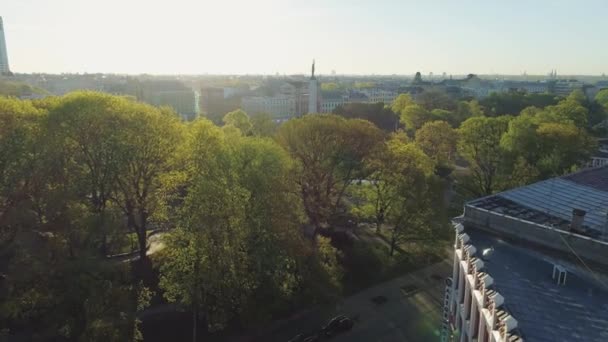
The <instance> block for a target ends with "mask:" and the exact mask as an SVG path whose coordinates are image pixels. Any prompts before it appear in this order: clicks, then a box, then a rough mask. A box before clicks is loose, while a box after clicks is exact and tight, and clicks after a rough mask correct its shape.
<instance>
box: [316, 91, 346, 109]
mask: <svg viewBox="0 0 608 342" xmlns="http://www.w3.org/2000/svg"><path fill="white" fill-rule="evenodd" d="M346 103H348V96H346V95H344V94H343V93H342V92H340V91H326V92H323V101H322V102H321V113H332V112H333V111H334V109H336V108H337V107H339V106H343V105H345V104H346Z"/></svg>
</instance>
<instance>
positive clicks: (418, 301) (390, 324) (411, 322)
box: [258, 260, 451, 342]
mask: <svg viewBox="0 0 608 342" xmlns="http://www.w3.org/2000/svg"><path fill="white" fill-rule="evenodd" d="M450 272H451V263H450V262H449V261H447V260H446V261H443V262H440V263H437V264H434V265H432V266H429V267H427V268H424V269H422V270H419V271H415V272H412V273H410V274H407V275H404V276H401V277H398V278H396V279H393V280H390V281H388V282H385V283H382V284H378V285H376V286H374V287H371V288H369V289H366V290H364V291H362V292H360V293H357V294H355V295H353V296H351V297H348V298H346V299H344V300H343V301H342V302H341V303H340V304H338V305H337V306H336V307H335V308H327V309H319V310H314V311H312V312H309V313H307V314H305V315H303V316H301V317H298V318H297V319H294V320H292V321H290V322H287V323H285V324H284V325H283V326H281V327H280V328H279V329H277V330H275V331H274V332H273V333H272V334H271V336H265V337H264V338H260V339H258V340H259V341H276V342H286V341H288V340H289V339H290V338H292V337H293V336H295V335H297V334H299V333H312V332H314V331H317V330H318V329H320V328H321V326H322V325H323V324H324V323H325V322H327V320H329V319H330V318H332V317H334V316H336V315H339V314H343V315H347V316H349V317H351V318H353V320H354V321H355V325H354V327H353V329H352V330H351V331H349V332H346V333H343V334H340V335H338V336H336V337H334V338H332V339H331V340H332V341H336V342H346V341H349V342H358V341H360V342H371V341H381V342H389V341H395V342H396V341H400V342H404V341H412V342H416V341H421V342H422V341H424V342H427V341H438V340H439V327H440V324H441V313H442V300H443V294H444V289H445V285H444V279H445V278H446V277H447V276H448V275H449V273H450Z"/></svg>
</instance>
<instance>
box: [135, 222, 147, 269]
mask: <svg viewBox="0 0 608 342" xmlns="http://www.w3.org/2000/svg"><path fill="white" fill-rule="evenodd" d="M146 235H148V234H147V233H146V230H145V229H138V230H137V242H138V243H139V260H141V261H142V263H143V261H144V260H145V259H146V258H147V257H148V256H147V255H146V253H147V252H148V248H147V247H148V237H147V236H146Z"/></svg>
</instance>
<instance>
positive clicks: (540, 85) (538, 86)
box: [500, 81, 549, 94]
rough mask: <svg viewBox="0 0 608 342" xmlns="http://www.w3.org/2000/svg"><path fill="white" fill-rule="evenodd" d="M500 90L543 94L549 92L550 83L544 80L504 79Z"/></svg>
mask: <svg viewBox="0 0 608 342" xmlns="http://www.w3.org/2000/svg"><path fill="white" fill-rule="evenodd" d="M500 90H501V91H503V92H507V91H522V92H526V93H528V94H543V93H548V92H549V83H547V82H544V81H537V82H528V81H504V82H502V83H501V84H500Z"/></svg>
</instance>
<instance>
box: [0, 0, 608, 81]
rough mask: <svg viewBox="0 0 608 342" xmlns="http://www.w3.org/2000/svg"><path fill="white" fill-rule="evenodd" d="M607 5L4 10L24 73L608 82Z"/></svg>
mask: <svg viewBox="0 0 608 342" xmlns="http://www.w3.org/2000/svg"><path fill="white" fill-rule="evenodd" d="M607 13H608V0H578V1H575V0H570V1H562V0H547V1H541V0H528V1H523V0H522V1H519V0H505V1H502V0H496V1H492V0H479V1H476V0H459V1H456V0H445V1H439V0H435V1H433V0H419V1H408V0H395V1H391V0H368V1H358V0H344V1H343V0H295V1H292V0H235V1H230V0H163V1H157V0H2V1H1V3H0V16H2V17H3V19H4V26H5V31H6V32H5V33H6V41H7V45H8V55H9V61H10V64H11V69H12V70H13V71H16V72H53V73H59V72H116V73H154V74H159V73H191V74H199V73H224V74H225V73H264V74H274V73H276V72H279V73H281V74H282V73H287V74H289V73H307V72H309V69H310V63H311V60H312V59H313V58H316V60H317V70H318V72H319V73H330V72H331V71H332V70H336V72H337V73H338V74H347V73H348V74H372V73H375V74H393V73H395V74H411V73H414V72H415V71H418V70H419V71H421V72H423V74H428V73H429V72H434V73H435V74H441V73H442V72H447V73H448V74H451V73H453V74H466V73H483V74H488V73H492V74H493V73H502V74H520V73H522V72H524V71H527V73H528V74H533V73H536V74H546V73H548V72H549V70H551V69H557V70H558V73H560V74H601V73H604V72H605V73H608V43H607V42H608V20H607V19H606V18H607Z"/></svg>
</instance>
